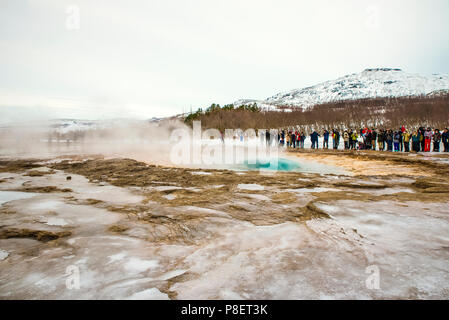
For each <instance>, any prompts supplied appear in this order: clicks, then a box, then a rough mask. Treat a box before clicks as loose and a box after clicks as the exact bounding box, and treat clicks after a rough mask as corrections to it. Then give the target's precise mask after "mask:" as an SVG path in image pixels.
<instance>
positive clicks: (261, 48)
mask: <svg viewBox="0 0 449 320" xmlns="http://www.w3.org/2000/svg"><path fill="white" fill-rule="evenodd" d="M369 67H394V68H401V69H403V70H404V71H407V72H410V73H423V74H432V73H449V0H427V1H424V0H385V1H383V0H382V1H377V0H372V1H364V0H313V1H311V0H310V1H300V0H289V1H286V0H270V1H268V0H254V1H253V0H235V1H234V0H204V1H196V0H192V1H185V0H177V1H171V0H142V1H138V0H126V1H125V0H114V1H110V0H95V1H93V0H72V1H65V0H0V116H1V117H2V118H1V120H3V121H6V120H18V119H22V118H26V117H29V116H36V117H38V116H44V115H45V116H51V117H76V118H90V119H94V118H114V117H137V118H148V117H153V116H167V115H173V114H178V113H181V112H183V111H189V110H190V108H192V109H197V108H198V107H204V106H208V105H210V104H211V103H213V102H217V103H220V104H226V103H231V102H233V101H235V100H237V99H240V98H253V99H265V98H267V97H269V96H272V95H274V94H276V93H278V92H282V91H287V90H290V89H295V88H302V87H305V86H310V85H314V84H317V83H319V82H322V81H326V80H331V79H335V78H338V77H340V76H343V75H346V74H349V73H355V72H361V71H362V70H364V69H365V68H369Z"/></svg>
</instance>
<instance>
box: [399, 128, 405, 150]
mask: <svg viewBox="0 0 449 320" xmlns="http://www.w3.org/2000/svg"><path fill="white" fill-rule="evenodd" d="M402 128H404V126H402ZM402 128H401V129H400V130H399V131H398V133H399V150H400V151H401V152H402V151H404V139H403V137H402V134H403V133H404V132H405V128H404V130H402Z"/></svg>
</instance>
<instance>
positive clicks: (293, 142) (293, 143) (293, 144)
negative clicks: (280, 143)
mask: <svg viewBox="0 0 449 320" xmlns="http://www.w3.org/2000/svg"><path fill="white" fill-rule="evenodd" d="M292 148H293V149H295V148H296V134H295V133H294V132H292Z"/></svg>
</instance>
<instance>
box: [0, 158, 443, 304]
mask: <svg viewBox="0 0 449 320" xmlns="http://www.w3.org/2000/svg"><path fill="white" fill-rule="evenodd" d="M292 156H294V155H292ZM322 156H323V157H325V155H322ZM341 157H344V158H345V159H346V161H347V162H351V163H352V164H353V166H354V167H358V166H359V165H358V163H359V162H361V163H362V164H363V161H362V160H356V159H353V158H350V157H347V156H345V155H341ZM332 159H333V158H332V157H331V156H329V157H328V161H330V162H331V163H332V161H331V160H332ZM372 161H373V162H374V164H372V167H369V168H368V170H367V172H365V173H364V174H363V173H362V172H360V173H359V174H356V175H344V176H340V175H336V174H316V173H281V172H280V173H276V174H274V175H273V174H271V175H264V174H263V173H259V172H251V171H248V172H244V174H241V173H240V174H239V173H238V172H235V171H223V170H218V171H215V170H200V169H176V168H171V169H170V168H161V167H154V166H147V165H145V164H140V163H138V162H133V161H130V160H92V161H87V162H82V161H75V160H71V161H66V162H60V161H59V162H55V161H39V162H38V163H35V162H32V161H30V162H27V163H22V162H21V163H14V162H13V163H12V164H11V163H8V164H5V163H3V164H2V165H1V166H0V169H1V170H0V204H1V206H0V298H1V299H14V298H20V299H70V298H75V299H212V298H215V299H393V298H401V299H448V298H449V268H448V261H449V250H448V248H449V231H448V230H449V218H448V209H447V208H448V202H449V181H446V180H445V179H444V176H447V173H446V175H442V177H443V178H439V177H438V176H441V173H442V172H443V171H444V170H446V169H445V167H444V165H443V164H434V162H432V161H426V162H424V163H425V164H426V163H428V166H434V167H428V168H427V167H426V168H425V170H433V171H435V172H436V170H437V169H438V170H440V171H438V172H436V173H438V174H437V175H435V177H430V178H429V176H428V175H426V174H424V173H423V172H422V170H421V169H420V167H419V165H423V164H422V163H421V162H419V163H418V166H414V165H413V164H407V166H406V168H404V170H403V171H401V174H400V175H397V174H396V175H395V174H394V173H393V174H392V172H393V168H394V165H395V163H393V162H389V160H388V161H387V160H385V159H382V160H379V161H378V163H379V164H380V165H381V166H382V170H379V172H383V171H389V172H390V174H389V175H381V174H379V175H376V174H374V175H373V174H372V173H371V170H372V168H374V165H375V163H377V162H376V160H372ZM33 163H35V164H34V166H35V167H33V168H30V167H29V166H30V165H32V164H33ZM360 166H361V165H360ZM361 167H363V166H361ZM405 169H408V171H405ZM420 170H421V171H420ZM441 170H443V171H441ZM36 171H38V173H36ZM444 172H447V171H444ZM68 176H70V180H67V177H68ZM49 187H52V188H49ZM372 270H378V277H377V274H375V275H374V276H376V277H377V278H376V279H378V284H379V287H376V286H374V287H373V286H370V285H369V284H367V282H369V281H368V280H370V279H372V276H373V274H372ZM78 274H79V288H77V286H76V285H75V286H74V283H75V284H76V281H75V282H73V279H74V277H76V276H77V275H78ZM374 282H376V281H374Z"/></svg>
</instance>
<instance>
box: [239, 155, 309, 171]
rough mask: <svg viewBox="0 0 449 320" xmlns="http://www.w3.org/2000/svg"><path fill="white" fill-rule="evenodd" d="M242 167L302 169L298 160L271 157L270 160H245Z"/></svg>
mask: <svg viewBox="0 0 449 320" xmlns="http://www.w3.org/2000/svg"><path fill="white" fill-rule="evenodd" d="M242 169H248V170H272V171H301V166H300V164H299V163H298V162H296V161H292V160H288V159H283V158H279V159H271V160H270V161H266V162H263V161H259V160H257V161H252V162H251V161H245V162H244V163H243V164H242Z"/></svg>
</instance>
